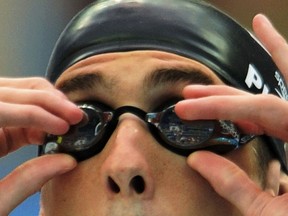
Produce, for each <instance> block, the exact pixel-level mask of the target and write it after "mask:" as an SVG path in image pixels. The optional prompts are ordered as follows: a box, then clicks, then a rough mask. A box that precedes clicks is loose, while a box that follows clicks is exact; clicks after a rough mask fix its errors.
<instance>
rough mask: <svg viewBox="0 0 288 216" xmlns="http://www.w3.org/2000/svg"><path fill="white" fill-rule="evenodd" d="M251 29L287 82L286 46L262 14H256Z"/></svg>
mask: <svg viewBox="0 0 288 216" xmlns="http://www.w3.org/2000/svg"><path fill="white" fill-rule="evenodd" d="M253 29H254V32H255V34H256V36H257V37H258V38H259V40H260V41H261V43H262V44H263V45H264V46H265V48H266V49H267V50H268V52H269V53H270V54H271V55H272V58H273V60H274V61H275V63H276V65H277V66H278V68H279V69H280V71H281V72H282V73H283V75H284V77H285V79H286V81H287V80H288V61H287V58H288V44H287V42H286V41H285V39H284V38H283V37H282V36H281V35H280V34H279V33H278V32H277V30H276V29H275V28H274V27H273V25H272V24H271V22H270V21H269V20H268V18H267V17H265V16H264V15H262V14H258V15H256V16H255V17H254V19H253Z"/></svg>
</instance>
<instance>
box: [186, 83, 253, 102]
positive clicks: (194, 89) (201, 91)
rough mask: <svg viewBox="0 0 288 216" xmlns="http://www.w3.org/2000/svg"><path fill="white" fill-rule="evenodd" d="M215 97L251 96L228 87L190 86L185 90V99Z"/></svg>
mask: <svg viewBox="0 0 288 216" xmlns="http://www.w3.org/2000/svg"><path fill="white" fill-rule="evenodd" d="M213 95H214V96H215V95H235V96H238V95H249V93H248V92H245V91H242V90H239V89H236V88H233V87H230V86H226V85H194V84H193V85H188V86H186V87H185V88H184V89H183V97H184V98H186V99H187V98H201V97H209V96H213Z"/></svg>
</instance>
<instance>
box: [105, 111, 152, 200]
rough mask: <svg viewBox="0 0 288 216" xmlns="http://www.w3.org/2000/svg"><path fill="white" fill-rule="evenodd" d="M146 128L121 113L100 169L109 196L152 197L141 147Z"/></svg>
mask: <svg viewBox="0 0 288 216" xmlns="http://www.w3.org/2000/svg"><path fill="white" fill-rule="evenodd" d="M147 133H148V131H147V127H146V125H145V123H144V122H143V121H142V120H141V119H139V118H138V117H137V116H135V115H132V114H130V113H125V114H122V115H121V116H120V117H119V122H118V126H117V128H116V130H115V131H114V133H113V135H112V136H111V138H110V140H109V141H108V143H107V144H108V146H109V148H108V149H107V157H106V158H105V160H104V162H103V165H102V167H101V175H102V177H103V182H104V184H106V188H107V190H108V194H110V197H114V196H119V195H121V196H126V197H131V196H140V197H142V198H149V197H151V196H152V194H153V190H154V189H153V188H154V185H153V180H152V174H151V170H150V167H149V161H148V158H149V157H147V156H148V155H147V152H146V151H145V149H146V147H145V144H146V142H147V140H145V137H146V136H147Z"/></svg>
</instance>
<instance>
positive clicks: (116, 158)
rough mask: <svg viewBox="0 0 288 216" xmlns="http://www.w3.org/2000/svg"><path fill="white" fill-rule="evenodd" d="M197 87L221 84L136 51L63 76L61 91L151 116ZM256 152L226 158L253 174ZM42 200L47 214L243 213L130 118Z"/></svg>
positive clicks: (158, 55) (195, 69) (199, 68)
mask: <svg viewBox="0 0 288 216" xmlns="http://www.w3.org/2000/svg"><path fill="white" fill-rule="evenodd" d="M199 83H200V84H223V83H222V82H221V81H220V79H219V78H217V76H216V75H215V74H214V73H213V72H212V71H211V70H209V69H208V68H207V67H205V66H203V65H202V64H200V63H198V62H196V61H192V60H189V59H187V58H184V57H180V56H178V55H174V54H169V53H165V52H156V51H137V52H126V53H110V54H104V55H98V56H94V57H90V58H88V59H86V60H83V61H81V62H79V63H77V64H75V65H74V66H72V67H71V68H69V69H68V70H67V71H65V72H64V73H63V74H62V75H61V76H60V78H59V79H58V81H57V83H56V86H57V87H58V88H60V89H62V90H63V91H64V92H65V93H66V95H67V96H68V97H69V98H70V99H71V100H72V101H74V102H80V101H93V102H100V103H102V104H105V105H107V106H108V107H111V109H116V108H118V107H121V106H125V105H130V106H135V107H138V108H140V109H143V110H144V111H146V112H153V111H155V110H158V111H159V109H160V110H161V109H163V108H165V107H166V106H169V105H172V104H173V103H175V101H177V100H180V99H181V98H182V95H181V92H182V89H183V87H184V86H186V85H188V84H192V85H193V84H199ZM191 112H193V110H191ZM252 154H253V153H252V151H251V148H250V147H249V145H247V146H245V147H243V148H241V149H239V150H236V151H234V152H231V153H229V154H228V155H226V157H228V158H229V159H231V160H233V161H235V162H236V163H237V164H238V165H239V166H241V167H242V168H243V169H244V170H246V172H247V173H248V174H250V173H251V172H252V164H253V158H254V157H253V156H252ZM207 166H211V164H207ZM42 202H43V205H44V212H45V216H60V215H61V216H63V215H69V216H74V215H75V216H79V215H85V216H96V215H97V216H100V215H103V216H104V215H107V216H109V215H111V216H118V215H119V216H123V215H125V216H136V215H137V216H142V215H143V216H144V215H147V216H162V215H165V216H166V215H172V216H175V215H179V216H186V215H187V216H188V215H189V216H191V215H201V216H203V215H204V216H205V215H238V212H237V210H236V209H234V208H233V207H232V206H231V205H230V204H229V203H228V202H226V201H224V200H223V199H222V198H221V197H220V196H218V195H217V194H216V193H215V192H214V191H213V189H212V188H211V187H210V185H209V184H208V183H207V182H206V181H205V180H204V179H203V178H202V177H201V176H199V175H198V174H197V173H196V172H194V171H193V170H192V169H191V168H190V167H189V166H188V165H187V164H186V157H183V156H180V155H177V154H175V153H173V152H171V151H169V150H167V149H166V148H164V147H163V146H161V145H160V144H159V143H158V142H157V141H156V140H155V139H154V138H153V136H152V135H151V134H150V131H149V129H148V128H147V125H146V124H145V122H143V121H142V120H141V119H139V118H138V117H137V116H135V115H133V114H130V113H126V114H123V115H122V116H120V119H119V123H118V126H117V128H116V129H115V131H114V132H113V134H112V136H111V137H110V139H109V140H108V142H107V144H106V146H105V148H104V149H103V150H102V151H101V152H100V153H99V154H97V155H95V156H94V157H92V158H90V159H87V160H85V161H83V162H81V163H79V165H78V166H77V168H76V169H74V170H73V171H72V172H70V173H67V174H65V175H62V176H60V177H57V178H54V179H53V180H51V181H50V182H48V183H47V184H46V185H45V186H44V187H43V190H42Z"/></svg>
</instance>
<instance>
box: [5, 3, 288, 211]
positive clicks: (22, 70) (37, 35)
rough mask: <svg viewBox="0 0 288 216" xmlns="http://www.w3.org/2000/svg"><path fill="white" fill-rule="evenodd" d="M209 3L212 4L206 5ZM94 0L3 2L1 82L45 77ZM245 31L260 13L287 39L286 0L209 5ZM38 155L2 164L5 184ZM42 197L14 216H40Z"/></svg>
mask: <svg viewBox="0 0 288 216" xmlns="http://www.w3.org/2000/svg"><path fill="white" fill-rule="evenodd" d="M207 1H208V0H207ZM90 2H93V1H92V0H81V1H80V0H41V1H39V0H21V1H19V0H9V1H6V0H0V76H1V77H28V76H43V75H44V72H45V68H46V65H47V62H48V59H49V56H50V54H51V51H52V49H53V46H54V44H55V42H56V40H57V38H58V36H59V34H60V33H61V31H62V29H63V28H64V27H65V25H66V24H67V22H68V21H69V20H70V19H71V18H72V16H73V15H74V14H75V13H76V12H77V11H79V10H81V9H82V8H83V7H85V6H86V5H87V4H88V3H90ZM208 2H210V3H212V4H214V5H216V6H218V7H219V8H221V9H222V10H224V11H225V12H226V13H228V14H230V15H231V16H233V17H234V18H235V19H236V20H238V21H239V22H240V23H241V24H243V25H244V26H245V27H246V28H248V29H251V20H252V18H253V16H254V15H255V14H257V13H264V14H266V15H267V16H268V17H269V18H270V19H271V20H272V22H273V23H274V25H275V26H276V28H277V29H278V30H279V31H280V32H281V33H282V34H283V35H284V36H285V38H288V21H287V11H288V1H287V0H241V1H239V0H210V1H208ZM36 155H37V148H36V147H35V146H28V147H25V148H23V149H21V150H19V151H17V152H15V153H11V154H10V155H8V156H7V157H5V158H1V159H0V178H3V177H4V176H5V175H7V174H8V173H9V172H11V170H13V169H14V168H15V167H17V166H18V165H19V164H21V163H23V162H24V161H26V160H29V159H31V158H33V157H35V156H36ZM38 211H39V193H37V194H35V195H34V196H32V197H30V198H29V199H27V200H26V201H25V202H23V203H22V204H21V205H20V206H19V207H18V208H17V209H15V210H14V211H13V212H12V213H11V214H10V215H11V216H23V215H24V216H26V215H27V216H37V215H38Z"/></svg>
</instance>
